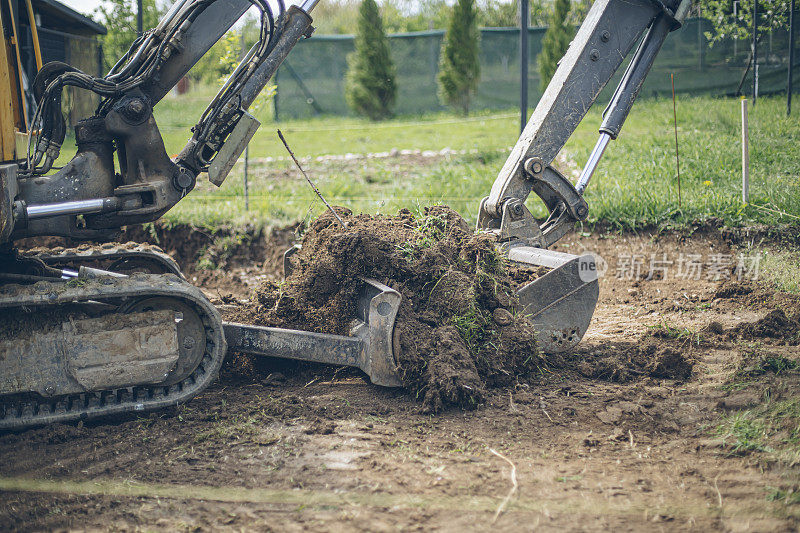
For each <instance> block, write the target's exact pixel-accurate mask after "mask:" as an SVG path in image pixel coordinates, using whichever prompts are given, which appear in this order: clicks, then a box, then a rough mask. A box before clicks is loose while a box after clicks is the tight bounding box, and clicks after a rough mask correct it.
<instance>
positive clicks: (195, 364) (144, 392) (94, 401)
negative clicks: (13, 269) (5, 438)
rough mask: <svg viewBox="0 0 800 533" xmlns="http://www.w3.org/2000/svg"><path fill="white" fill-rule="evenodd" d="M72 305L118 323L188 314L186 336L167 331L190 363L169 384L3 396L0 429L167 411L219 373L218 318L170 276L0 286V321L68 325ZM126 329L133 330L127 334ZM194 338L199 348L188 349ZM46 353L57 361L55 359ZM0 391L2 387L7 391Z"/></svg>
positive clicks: (222, 348) (195, 291)
mask: <svg viewBox="0 0 800 533" xmlns="http://www.w3.org/2000/svg"><path fill="white" fill-rule="evenodd" d="M80 306H84V307H85V308H87V309H93V310H94V311H92V316H93V317H98V316H100V317H102V318H106V317H109V315H115V316H112V317H111V319H113V320H116V321H123V322H124V321H128V322H131V321H133V320H134V319H135V317H136V316H144V315H146V314H147V312H148V311H149V312H151V314H158V312H159V311H157V310H158V309H162V310H163V309H168V310H179V311H180V316H181V317H182V318H185V319H188V318H189V317H187V316H186V315H187V314H191V315H192V320H193V322H192V321H189V322H191V323H192V324H193V327H194V330H193V331H194V334H193V337H192V338H189V336H186V335H184V336H183V338H182V336H181V332H180V328H179V327H178V326H175V328H174V329H175V330H177V331H178V333H177V346H180V350H183V349H184V348H186V349H189V348H192V350H193V351H192V353H195V354H197V355H196V356H192V358H190V359H191V361H189V360H186V361H184V360H183V359H181V360H179V362H178V363H177V364H176V365H174V366H173V369H172V371H171V373H170V376H172V378H174V379H170V378H169V377H168V378H167V379H163V380H162V381H159V382H155V383H145V384H140V385H136V386H123V387H116V388H115V387H108V388H104V387H102V386H101V387H97V389H98V390H83V391H81V392H78V393H70V394H62V395H58V394H53V395H48V394H46V393H45V394H42V393H40V392H30V391H29V390H20V391H17V392H14V393H10V394H4V395H2V396H0V430H15V429H23V428H26V427H31V426H38V425H44V424H50V423H54V422H67V421H73V420H87V419H92V418H98V417H104V416H108V415H120V414H123V413H130V412H143V411H150V410H155V409H161V408H164V407H168V406H174V405H177V404H180V403H183V402H186V401H188V400H190V399H191V398H193V397H194V396H196V395H197V394H199V393H200V392H201V391H203V390H204V389H205V388H206V387H208V386H209V385H210V384H211V383H212V381H213V380H214V379H215V378H216V376H217V375H218V373H219V369H220V366H221V365H222V360H223V358H224V356H225V352H226V343H225V335H224V330H223V325H222V319H221V317H220V315H219V312H218V311H217V310H216V308H214V306H213V305H211V303H210V302H209V301H208V300H207V299H206V298H205V297H204V296H203V294H202V292H201V291H200V290H199V289H197V288H196V287H193V286H192V285H190V284H188V283H186V282H184V281H183V280H181V279H180V278H178V277H177V276H175V275H172V274H165V275H152V274H142V273H137V274H133V275H131V276H130V277H125V278H116V277H114V278H112V277H107V278H97V279H81V280H73V281H70V282H63V281H53V282H48V281H39V282H37V283H34V284H32V285H15V284H5V285H0V316H5V317H9V318H10V317H12V316H14V317H17V320H19V318H18V317H20V316H31V317H35V316H41V315H43V314H50V315H55V316H57V317H59V316H61V315H63V320H64V321H65V323H66V324H69V322H70V321H71V320H72V319H71V318H70V316H69V312H70V311H69V310H70V309H75V308H76V307H80ZM154 309H155V310H156V311H153V310H154ZM161 312H162V313H166V312H165V311H161ZM137 313H139V315H137ZM167 316H169V314H167ZM176 316H178V313H176ZM175 322H176V323H177V322H178V320H177V319H176V320H175ZM23 323H24V322H23ZM131 329H133V330H134V331H135V328H131ZM198 334H199V335H200V342H198V343H197V346H194V342H195V338H196V337H197V335H198ZM173 335H175V334H173ZM9 341H10V342H11V343H12V344H13V343H16V342H17V341H18V339H17V338H16V337H10V338H9ZM148 341H149V339H145V340H144V341H143V342H145V343H146V342H148ZM189 341H191V342H189ZM1 351H2V346H0V352H1ZM181 353H183V352H181ZM2 355H3V354H2V353H0V356H2ZM53 355H54V357H57V354H53ZM182 357H183V356H182ZM0 363H2V361H0ZM34 363H35V361H34ZM26 364H27V362H26ZM63 364H64V365H66V363H63ZM176 368H179V369H180V370H179V371H178V370H176ZM176 373H177V374H176ZM5 385H6V388H7V387H8V385H7V384H5ZM46 389H47V388H46Z"/></svg>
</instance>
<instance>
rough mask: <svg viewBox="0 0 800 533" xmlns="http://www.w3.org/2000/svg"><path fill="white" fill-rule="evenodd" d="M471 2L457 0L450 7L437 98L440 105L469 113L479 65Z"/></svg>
mask: <svg viewBox="0 0 800 533" xmlns="http://www.w3.org/2000/svg"><path fill="white" fill-rule="evenodd" d="M477 18H478V14H477V10H476V9H475V0H458V1H457V2H456V4H455V5H454V6H453V10H452V12H451V15H450V21H449V23H448V26H447V33H446V34H445V36H444V44H443V45H442V55H441V58H440V61H439V98H440V100H441V101H442V103H444V104H447V105H450V106H452V107H454V108H456V109H459V110H461V112H462V113H464V115H466V114H468V113H469V104H470V100H471V98H472V95H473V94H474V93H475V90H476V89H477V88H478V80H479V79H480V74H481V65H480V61H479V58H478V52H479V47H480V32H479V31H478V23H477Z"/></svg>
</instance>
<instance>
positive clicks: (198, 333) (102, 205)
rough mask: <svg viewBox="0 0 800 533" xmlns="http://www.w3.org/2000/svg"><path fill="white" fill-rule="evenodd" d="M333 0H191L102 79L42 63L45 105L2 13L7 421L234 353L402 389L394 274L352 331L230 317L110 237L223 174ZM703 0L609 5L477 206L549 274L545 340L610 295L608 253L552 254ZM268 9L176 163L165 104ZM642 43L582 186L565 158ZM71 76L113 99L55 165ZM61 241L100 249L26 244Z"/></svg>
mask: <svg viewBox="0 0 800 533" xmlns="http://www.w3.org/2000/svg"><path fill="white" fill-rule="evenodd" d="M318 1H319V0H301V3H300V4H299V5H292V6H289V7H286V6H285V5H284V3H283V0H273V3H272V4H271V3H269V2H268V1H267V0H177V1H176V2H175V3H174V4H173V5H172V7H171V8H170V9H169V11H168V12H167V14H166V15H165V16H164V18H163V19H162V20H161V21H160V22H159V24H158V25H157V26H156V27H155V28H153V29H151V30H149V31H147V32H145V33H144V34H143V35H141V36H140V37H139V38H137V39H136V41H135V42H134V43H133V45H132V46H131V48H130V50H129V51H128V52H127V53H126V54H125V55H124V56H123V57H122V58H121V59H120V60H119V61H118V62H117V63H116V64H115V65H114V67H113V68H111V70H110V71H109V72H108V73H107V74H106V75H105V76H103V77H93V76H90V75H88V74H86V73H84V72H82V71H80V70H78V69H76V68H74V67H72V66H70V65H68V64H65V63H60V62H51V63H48V64H45V65H43V66H41V68H40V69H39V71H38V74H37V75H36V77H35V79H34V80H33V81H32V82H31V83H29V84H27V85H26V87H29V89H26V91H28V90H29V91H32V93H33V96H34V99H35V106H33V108H32V109H30V110H26V109H24V106H25V105H26V104H25V101H26V99H25V96H26V95H25V94H24V93H23V89H22V87H23V85H22V84H20V83H19V82H20V80H21V78H22V77H23V76H24V73H23V71H22V69H21V66H20V61H19V54H18V53H15V52H18V50H16V46H17V44H16V43H19V42H20V39H19V35H17V33H16V28H15V26H14V24H12V23H11V22H10V21H9V17H8V12H7V11H2V12H1V13H0V16H2V28H3V38H2V39H0V48H2V50H0V161H1V162H0V430H8V429H20V428H25V427H29V426H34V425H41V424H48V423H53V422H63V421H70V420H85V419H89V418H95V417H101V416H107V415H115V414H120V413H126V412H142V411H149V410H154V409H159V408H164V407H167V406H173V405H176V404H179V403H181V402H185V401H188V400H190V399H191V398H192V397H194V396H196V395H197V394H198V393H200V392H201V391H203V390H204V389H205V388H206V387H208V386H209V384H210V383H212V381H213V380H214V378H215V377H216V376H217V374H218V371H219V369H220V366H221V364H222V361H223V358H224V357H225V354H226V352H227V351H228V350H236V351H239V352H248V353H254V354H263V355H268V356H274V357H284V358H293V359H301V360H309V361H316V362H323V363H330V364H337V365H346V366H354V367H358V368H361V369H362V370H363V371H364V372H365V373H366V374H367V375H368V376H369V378H370V379H371V381H372V382H373V383H375V384H378V385H384V386H398V385H400V380H399V377H398V373H397V367H396V357H395V356H396V354H397V350H398V349H399V344H398V343H397V339H396V337H395V335H394V325H395V317H396V314H397V310H398V306H399V305H400V298H401V297H400V295H399V294H398V293H397V292H396V291H394V290H393V289H392V288H391V287H387V286H385V285H382V284H381V283H379V282H377V281H375V280H372V279H364V280H363V281H364V288H363V292H362V294H361V296H360V297H359V301H358V306H357V308H358V316H357V317H354V327H353V329H352V332H351V334H350V335H346V336H345V335H327V334H321V333H312V332H305V331H295V330H287V329H279V328H265V327H256V326H249V325H246V324H233V323H225V322H223V320H222V318H221V316H220V313H219V311H218V310H217V309H216V308H215V307H214V306H213V305H212V304H211V302H210V301H209V300H208V299H207V298H206V297H205V296H204V295H203V293H202V292H201V291H200V290H199V289H198V288H196V287H193V286H192V285H191V284H189V283H188V282H187V281H186V280H185V278H184V277H183V276H182V275H181V272H180V270H179V268H178V265H177V264H176V263H175V262H174V261H173V260H172V259H171V258H170V257H169V256H167V255H166V254H164V253H163V252H162V251H160V250H159V249H157V248H155V247H151V246H146V245H135V244H129V245H116V244H114V239H115V237H116V236H117V235H118V233H119V230H120V228H122V227H123V226H127V225H132V224H140V223H145V222H150V221H154V220H157V219H158V218H159V217H160V216H161V215H163V214H164V213H165V212H166V211H168V210H169V209H170V208H171V207H172V206H174V205H175V204H176V203H178V202H179V201H180V200H181V199H182V198H183V197H185V196H186V195H187V194H189V193H190V192H191V191H192V189H193V188H194V186H195V183H196V180H197V179H198V177H200V176H203V175H205V176H207V177H208V179H209V180H210V181H211V182H212V183H214V184H215V185H217V186H222V185H223V182H224V180H225V178H226V176H227V175H228V174H229V173H230V171H231V169H232V168H233V165H234V163H235V162H236V161H237V160H238V158H239V157H240V155H241V154H242V152H243V150H244V148H245V146H246V145H247V144H248V142H249V141H250V139H251V138H252V136H253V134H254V133H255V131H256V129H257V128H258V127H259V123H258V121H257V120H256V119H255V118H254V117H253V116H252V115H251V114H249V113H248V112H247V110H248V107H249V106H250V104H252V103H253V101H254V100H255V98H256V96H257V95H258V94H259V92H260V91H261V90H262V89H263V88H264V86H265V85H266V84H267V83H268V81H269V80H270V79H271V77H272V76H273V75H274V74H275V72H276V70H277V68H278V66H279V65H280V64H281V62H282V61H283V60H284V59H285V58H286V57H287V55H288V54H289V52H290V51H291V49H292V48H293V47H294V45H295V44H296V43H297V42H298V41H299V40H300V39H303V38H306V37H309V36H310V35H311V33H312V31H313V27H312V18H311V13H312V11H313V9H314V7H315V6H316V4H317V3H318ZM690 4H691V2H690V1H688V0H596V1H595V3H594V5H593V6H592V8H591V10H590V12H589V14H588V16H587V17H586V20H585V21H584V23H583V25H582V26H581V27H580V29H579V31H578V33H577V35H576V36H575V38H574V40H573V42H572V44H571V46H570V48H569V51H568V52H567V53H566V55H565V56H564V58H563V59H562V60H561V63H560V65H559V67H558V69H557V72H556V73H555V76H554V78H553V80H552V82H551V83H550V85H549V87H548V88H547V90H546V91H545V93H544V95H543V96H542V98H541V100H540V102H539V104H538V106H537V107H536V110H535V111H534V113H533V115H532V117H531V118H530V121H529V122H528V124H527V126H526V128H525V130H524V132H523V133H522V135H521V136H520V138H519V140H518V142H517V144H516V146H515V147H514V148H513V150H512V151H511V154H510V155H509V157H508V160H507V161H506V163H505V165H504V166H503V168H502V170H500V173H499V175H498V177H497V180H496V181H495V183H494V185H493V187H492V189H491V192H490V194H489V196H488V197H486V198H485V199H484V200H483V201H482V202H481V204H480V211H479V217H478V228H477V229H478V231H486V232H491V233H493V234H495V235H496V238H497V242H498V247H499V249H500V250H502V252H503V253H504V254H506V256H507V257H508V259H509V260H510V261H513V262H516V263H520V264H522V265H529V266H534V267H547V268H548V269H549V271H548V272H547V273H546V274H545V275H544V276H541V277H539V278H538V279H536V280H535V281H533V282H531V283H529V284H528V285H526V286H524V287H522V288H521V289H520V291H519V297H520V302H521V304H522V306H523V311H524V313H526V314H527V315H528V316H529V317H530V319H531V323H532V324H533V325H534V327H535V329H536V334H537V339H538V341H539V344H540V345H541V349H542V350H543V351H545V352H559V351H565V350H569V349H571V348H573V347H574V346H575V345H576V344H577V343H578V342H579V341H580V339H581V338H582V337H583V335H584V334H585V332H586V329H587V328H588V325H589V322H590V320H591V317H592V314H593V312H594V309H595V306H596V303H597V298H598V279H597V272H596V266H595V262H594V258H593V257H592V256H591V255H586V256H575V255H570V254H566V253H561V252H556V251H552V250H548V248H549V247H550V246H552V245H553V244H554V243H555V242H556V241H558V240H559V239H560V238H561V237H562V236H564V235H565V234H566V233H567V232H569V231H570V230H571V229H572V228H573V227H574V225H575V223H576V222H578V221H582V220H585V219H586V217H587V215H588V212H589V208H588V205H587V203H586V201H585V200H584V199H583V192H584V190H585V189H586V187H587V185H588V184H589V180H590V179H591V177H592V174H593V173H594V171H595V169H596V168H597V165H598V163H599V161H600V159H601V157H602V155H603V152H604V151H605V149H606V147H607V146H608V144H609V142H610V141H611V140H612V139H615V138H616V137H617V135H618V134H619V132H620V129H621V127H622V124H623V122H624V121H625V118H626V117H627V115H628V112H629V111H630V109H631V106H632V105H633V102H634V100H635V99H636V97H637V95H638V93H639V90H640V89H641V87H642V83H643V82H644V79H645V77H646V76H647V73H648V72H649V70H650V67H651V66H652V64H653V61H654V59H655V57H656V55H657V54H658V51H659V50H660V48H661V46H662V44H663V42H664V40H665V39H666V37H667V34H668V33H669V32H670V31H672V30H674V29H676V28H678V27H679V26H680V25H681V23H682V21H683V20H684V19H685V17H686V14H687V12H688V10H689V7H690ZM253 7H254V8H255V9H256V10H257V11H258V12H259V15H260V16H259V20H260V26H261V28H260V38H259V40H258V42H257V43H256V44H255V45H254V46H253V47H252V48H251V49H250V50H249V51H248V52H247V53H246V54H245V55H244V58H243V59H242V61H241V63H240V64H239V65H238V66H237V67H236V68H235V70H234V71H233V73H232V74H231V75H230V77H229V78H228V80H227V81H226V82H225V84H224V85H223V87H222V88H221V89H220V91H219V92H218V94H217V95H216V96H215V97H214V98H213V100H212V101H211V103H210V104H209V106H208V108H207V109H206V110H205V112H204V113H203V114H202V116H201V117H200V119H199V122H198V123H197V125H196V126H194V127H193V128H192V130H191V138H190V139H189V140H188V142H187V144H186V146H185V147H184V148H183V150H182V151H181V152H180V154H179V155H178V156H176V157H174V158H170V157H169V156H168V155H167V153H166V151H165V148H164V142H163V140H162V137H161V134H160V133H159V129H158V125H157V124H156V121H155V119H154V116H153V107H154V106H156V105H157V104H158V102H159V101H160V100H161V99H162V98H163V97H164V96H165V95H166V94H167V93H168V92H169V91H170V90H171V89H172V87H173V86H174V85H175V84H176V83H178V81H179V80H180V79H181V78H183V76H184V75H186V73H187V72H188V71H189V69H190V68H192V66H193V65H194V64H195V63H196V62H197V61H198V60H199V59H200V58H201V57H202V56H203V55H204V54H205V53H206V52H208V50H209V49H210V48H211V46H212V45H213V44H214V43H215V42H217V41H218V40H219V39H221V38H222V37H223V36H224V35H225V33H226V32H227V31H228V30H229V29H230V28H231V27H232V26H233V25H234V24H235V23H236V21H237V20H238V19H239V18H240V17H241V16H242V15H244V13H245V12H246V11H248V10H249V9H251V8H253ZM31 25H32V26H34V25H35V24H31ZM637 43H638V44H637ZM35 45H36V46H38V44H37V43H35ZM634 47H636V49H635V51H634V52H633V54H632V55H631V59H630V62H629V63H628V65H627V67H626V70H625V72H624V75H623V76H622V79H621V82H620V83H619V85H618V87H617V88H616V91H615V92H614V93H613V97H612V99H611V101H610V103H609V104H608V107H607V109H606V111H605V113H604V116H603V123H602V125H601V127H600V137H599V140H598V142H597V145H596V147H595V149H594V151H593V152H592V154H591V157H590V158H589V161H588V162H587V163H586V165H585V167H584V168H583V173H582V175H581V176H580V179H579V180H578V182H577V183H576V184H574V185H573V184H572V183H571V182H570V181H569V180H568V179H567V178H566V177H565V176H563V175H562V174H561V173H559V172H558V171H557V170H556V169H555V168H554V167H553V166H552V162H553V160H554V159H555V157H556V155H557V154H558V152H559V151H560V150H561V148H562V147H563V146H564V144H565V143H566V141H567V139H568V138H569V137H570V135H571V134H572V132H573V131H574V130H575V128H576V127H577V125H578V123H579V122H580V121H581V119H582V118H583V117H584V115H585V114H586V112H587V111H588V110H589V108H590V107H591V106H592V104H593V103H594V102H595V100H596V99H597V98H598V96H599V94H600V92H601V90H602V89H603V88H604V87H605V85H606V84H607V83H608V81H609V80H610V79H611V77H612V76H613V75H614V73H615V72H616V71H617V70H618V69H619V68H620V66H621V65H622V63H623V61H624V60H625V58H626V57H628V55H629V54H630V53H631V51H632V50H633V49H634ZM68 87H75V88H79V89H83V90H86V91H91V92H93V93H95V94H97V95H98V96H99V105H98V107H97V108H96V111H95V113H94V115H93V116H90V117H86V118H85V119H83V120H81V121H79V122H78V123H77V124H76V125H75V127H74V130H75V133H74V137H75V141H76V144H77V152H76V153H75V155H74V157H73V158H72V159H71V160H70V161H69V162H68V163H66V164H65V165H64V166H63V167H62V168H60V169H58V168H54V163H55V161H56V160H57V159H58V157H59V155H60V152H61V148H62V144H63V143H64V141H65V137H66V133H67V125H66V123H65V120H64V118H63V115H62V96H63V93H64V90H65V89H66V88H68ZM23 111H29V112H28V113H23ZM26 115H30V117H29V120H25V119H24V118H23V117H24V116H26ZM531 192H534V193H535V194H536V195H537V196H538V197H539V198H540V199H541V201H542V202H543V203H544V205H545V206H546V208H547V211H548V213H549V216H548V217H547V218H546V220H544V221H537V220H536V219H534V217H533V216H532V214H531V212H530V211H529V209H528V208H527V207H526V200H527V198H528V196H529V195H530V193H531ZM48 236H60V237H67V238H69V239H70V240H71V241H74V240H84V241H86V244H82V245H80V246H78V247H77V248H74V249H65V248H36V249H24V248H23V247H22V246H19V245H18V244H19V241H20V240H21V239H24V238H28V237H48ZM15 243H17V244H15ZM97 243H102V244H97ZM285 265H286V266H287V267H290V266H291V261H290V258H289V253H287V256H286V260H285Z"/></svg>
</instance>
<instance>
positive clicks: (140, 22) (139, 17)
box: [136, 0, 144, 37]
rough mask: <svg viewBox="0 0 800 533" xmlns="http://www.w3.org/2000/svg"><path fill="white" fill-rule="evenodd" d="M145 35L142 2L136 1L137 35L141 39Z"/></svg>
mask: <svg viewBox="0 0 800 533" xmlns="http://www.w3.org/2000/svg"><path fill="white" fill-rule="evenodd" d="M142 33H144V12H143V11H142V0H136V34H137V35H139V36H140V37H141V35H142Z"/></svg>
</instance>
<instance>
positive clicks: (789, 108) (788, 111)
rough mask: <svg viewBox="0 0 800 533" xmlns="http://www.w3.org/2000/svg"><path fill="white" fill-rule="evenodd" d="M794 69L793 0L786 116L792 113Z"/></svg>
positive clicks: (790, 12) (791, 4)
mask: <svg viewBox="0 0 800 533" xmlns="http://www.w3.org/2000/svg"><path fill="white" fill-rule="evenodd" d="M793 69H794V0H792V1H791V2H790V3H789V74H788V79H787V80H786V116H789V115H791V114H792V74H793V72H792V71H793Z"/></svg>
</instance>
